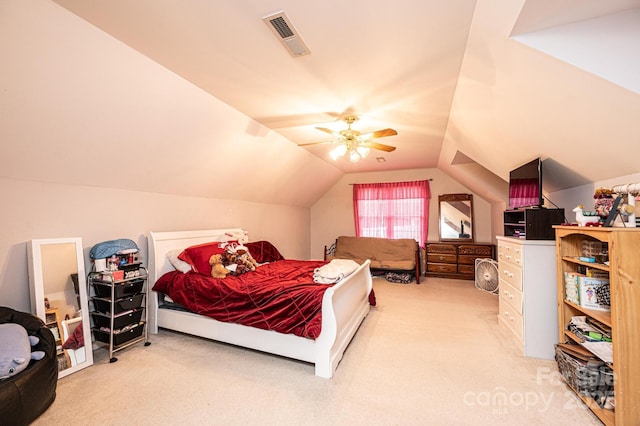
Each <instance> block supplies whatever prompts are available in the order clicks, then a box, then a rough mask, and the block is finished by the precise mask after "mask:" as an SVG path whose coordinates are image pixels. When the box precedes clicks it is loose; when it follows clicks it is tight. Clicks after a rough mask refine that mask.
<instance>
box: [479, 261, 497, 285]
mask: <svg viewBox="0 0 640 426" xmlns="http://www.w3.org/2000/svg"><path fill="white" fill-rule="evenodd" d="M475 278H476V279H475V281H476V288H479V289H480V290H483V291H487V292H489V293H493V294H498V291H499V290H498V281H499V275H498V262H496V261H495V260H493V259H476V276H475Z"/></svg>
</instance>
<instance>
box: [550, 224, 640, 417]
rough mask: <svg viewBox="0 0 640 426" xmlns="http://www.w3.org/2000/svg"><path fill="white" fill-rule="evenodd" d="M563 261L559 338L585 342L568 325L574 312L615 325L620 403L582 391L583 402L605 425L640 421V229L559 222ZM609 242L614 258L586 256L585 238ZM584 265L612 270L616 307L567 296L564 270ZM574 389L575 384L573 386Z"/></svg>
mask: <svg viewBox="0 0 640 426" xmlns="http://www.w3.org/2000/svg"><path fill="white" fill-rule="evenodd" d="M554 228H555V230H556V253H557V261H558V320H559V321H558V336H559V339H560V341H562V342H564V341H574V342H578V343H579V342H580V338H579V337H578V336H576V335H575V334H573V333H572V332H570V331H568V330H567V326H568V324H569V322H570V321H571V318H572V317H573V316H587V317H590V318H593V319H594V320H596V321H599V322H600V323H602V324H604V325H606V326H608V327H610V328H611V337H612V346H613V366H612V368H613V374H614V393H615V409H614V410H609V409H604V408H601V407H600V406H599V405H598V404H597V403H596V402H595V401H594V400H593V399H591V398H589V397H586V396H584V395H580V398H581V399H582V400H583V401H584V403H585V404H586V405H587V406H588V407H589V408H590V409H591V410H592V411H593V413H594V414H595V415H596V416H597V417H598V418H599V419H600V420H601V421H602V422H603V423H604V424H606V425H637V424H640V380H638V378H639V377H640V320H639V318H638V317H639V315H640V257H639V256H638V250H639V249H640V229H639V228H604V227H577V226H555V227H554ZM585 240H588V241H600V242H603V243H606V244H607V247H608V252H609V264H608V265H607V264H604V263H590V262H583V261H580V260H579V259H578V257H579V256H580V255H581V245H582V243H583V241H585ZM582 267H588V268H594V269H596V270H599V271H603V272H605V273H607V274H608V276H609V286H610V292H611V295H610V298H611V312H606V311H599V310H594V309H587V308H584V307H582V306H579V305H578V304H576V303H572V302H569V301H567V300H565V286H564V283H565V280H564V273H565V272H576V271H579V270H580V269H581V268H582ZM574 391H575V389H574Z"/></svg>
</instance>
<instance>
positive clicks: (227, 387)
mask: <svg viewBox="0 0 640 426" xmlns="http://www.w3.org/2000/svg"><path fill="white" fill-rule="evenodd" d="M374 288H375V291H376V295H377V299H378V306H377V307H375V308H373V309H372V310H371V312H370V314H369V316H368V317H367V318H366V319H365V321H364V323H363V324H362V326H361V327H360V330H359V331H358V333H357V334H356V336H355V338H354V340H353V341H352V343H351V345H350V346H349V348H348V349H347V352H346V353H345V357H344V358H343V360H342V362H341V363H340V365H339V366H338V369H337V371H336V374H335V375H334V377H333V378H332V379H330V380H327V379H321V378H318V377H315V376H314V370H313V366H312V365H310V364H306V363H302V362H298V361H293V360H289V359H286V358H281V357H276V356H272V355H268V354H263V353H260V352H255V351H251V350H247V349H243V348H237V347H234V346H230V345H225V344H220V343H214V342H211V341H207V340H204V339H200V338H197V337H192V336H187V335H182V334H179V333H174V332H169V331H165V330H161V331H160V333H159V334H158V335H151V337H150V340H151V342H152V344H151V345H150V346H148V347H144V346H143V345H136V346H134V347H131V348H129V349H127V350H125V351H122V352H119V353H118V355H117V356H118V359H119V360H118V362H116V363H114V364H109V363H108V359H107V358H108V356H107V355H108V354H107V351H106V350H104V349H98V350H96V351H95V358H96V361H95V364H94V365H93V366H91V367H90V368H86V369H84V370H82V371H80V372H78V373H75V374H73V375H71V376H68V377H66V378H63V379H61V380H60V381H59V383H58V396H57V399H56V401H55V402H54V404H53V405H52V406H51V407H50V408H49V409H48V410H47V411H46V412H45V413H44V414H43V415H42V416H41V417H40V418H39V419H38V420H37V421H36V422H35V423H34V424H35V425H54V424H57V425H89V424H95V425H130V424H136V425H178V424H180V425H182V424H190V425H195V424H204V425H236V424H238V425H240V424H241V425H425V424H437V425H485V424H486V425H492V426H493V425H496V426H497V425H549V424H556V425H576V426H577V425H580V426H585V425H599V424H600V422H599V421H598V420H597V419H596V418H595V417H594V416H593V415H592V414H591V413H590V412H589V411H588V410H587V409H586V408H585V407H584V406H583V405H582V403H581V402H579V400H578V399H577V398H576V397H575V396H574V395H573V394H572V393H571V392H570V391H569V390H568V388H567V387H566V386H565V385H564V384H563V383H562V382H561V380H560V379H559V378H558V373H557V369H556V366H555V362H554V361H548V360H539V359H530V358H523V357H522V356H520V355H518V353H517V349H516V347H515V346H513V345H512V344H511V342H510V341H509V340H508V339H507V336H506V335H505V334H503V332H502V330H500V329H499V328H498V324H497V320H496V315H497V311H498V300H497V296H494V295H491V294H488V293H484V292H482V291H479V290H477V289H475V287H474V285H473V282H472V281H462V280H447V279H439V278H426V279H424V280H423V282H422V283H421V284H420V285H416V284H415V283H411V284H393V283H389V282H387V281H385V280H384V279H382V278H376V279H374Z"/></svg>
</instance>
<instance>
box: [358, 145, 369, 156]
mask: <svg viewBox="0 0 640 426" xmlns="http://www.w3.org/2000/svg"><path fill="white" fill-rule="evenodd" d="M356 151H358V154H360V157H362V158H365V157H366V156H367V155H369V151H370V149H369V148H367V147H366V146H359V147H357V148H356Z"/></svg>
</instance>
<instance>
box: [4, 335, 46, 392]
mask: <svg viewBox="0 0 640 426" xmlns="http://www.w3.org/2000/svg"><path fill="white" fill-rule="evenodd" d="M39 341H40V339H39V338H37V337H36V336H29V335H28V334H27V330H26V329H25V328H24V327H23V326H21V325H19V324H14V323H4V324H0V380H2V379H6V378H9V377H11V376H15V375H16V374H18V373H19V372H21V371H22V370H24V369H25V368H27V366H28V365H29V361H30V360H32V359H34V360H41V359H42V358H44V356H45V353H44V351H34V352H31V347H32V346H35V345H37V344H38V342H39Z"/></svg>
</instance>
